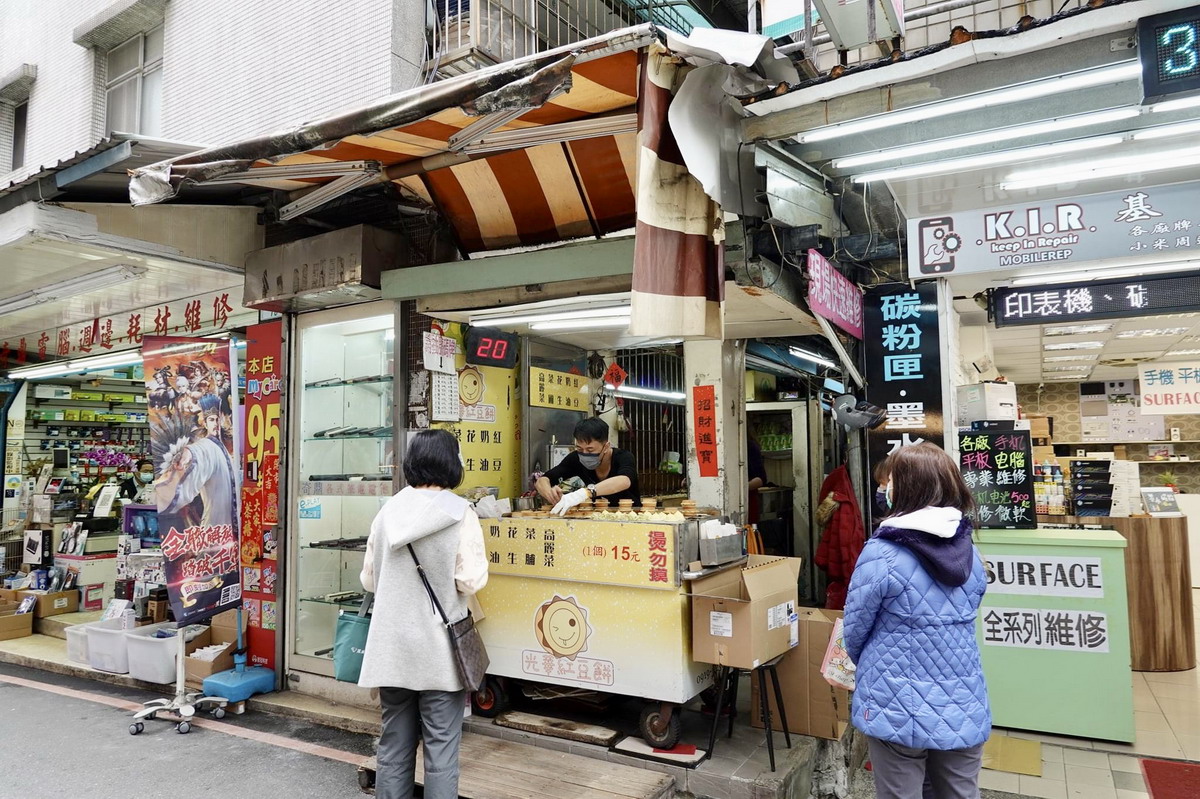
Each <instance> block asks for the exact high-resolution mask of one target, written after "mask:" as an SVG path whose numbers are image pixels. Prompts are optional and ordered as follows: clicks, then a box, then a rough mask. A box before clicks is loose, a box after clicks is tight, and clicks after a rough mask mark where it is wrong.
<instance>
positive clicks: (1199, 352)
mask: <svg viewBox="0 0 1200 799" xmlns="http://www.w3.org/2000/svg"><path fill="white" fill-rule="evenodd" d="M1175 355H1200V350H1175V351H1174V352H1168V353H1166V354H1164V355H1163V357H1164V358H1170V357H1173V356H1175Z"/></svg>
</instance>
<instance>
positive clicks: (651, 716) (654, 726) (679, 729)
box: [638, 702, 683, 749]
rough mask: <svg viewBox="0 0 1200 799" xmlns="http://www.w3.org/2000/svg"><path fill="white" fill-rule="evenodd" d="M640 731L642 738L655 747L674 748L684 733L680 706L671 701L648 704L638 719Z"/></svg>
mask: <svg viewBox="0 0 1200 799" xmlns="http://www.w3.org/2000/svg"><path fill="white" fill-rule="evenodd" d="M638 732H640V733H641V735H642V740H644V741H645V742H646V743H647V744H649V745H650V746H652V747H654V748H655V749H674V748H675V745H676V744H678V743H679V738H680V736H681V735H682V734H683V725H682V724H681V723H680V721H679V706H678V705H672V704H670V703H669V702H663V703H661V704H660V703H657V702H655V703H651V704H648V705H646V706H645V707H644V708H642V715H641V717H640V718H639V719H638Z"/></svg>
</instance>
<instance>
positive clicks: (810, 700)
mask: <svg viewBox="0 0 1200 799" xmlns="http://www.w3.org/2000/svg"><path fill="white" fill-rule="evenodd" d="M799 615H800V621H799V625H800V630H799V632H800V643H799V644H798V645H797V646H796V647H795V648H794V649H792V651H791V652H788V653H787V654H786V655H784V656H783V660H781V661H779V665H778V666H777V667H776V672H777V673H778V674H779V689H780V693H782V694H783V707H784V709H785V710H786V711H787V720H788V729H789V730H790V731H791V732H794V733H797V734H799V735H811V736H813V737H814V738H830V739H833V740H837V739H839V738H841V737H842V734H843V733H845V732H846V727H847V726H848V725H849V723H850V692H849V691H847V690H845V689H844V688H835V687H834V686H832V685H830V684H829V683H828V682H826V681H825V678H824V677H822V676H821V662H822V661H823V660H824V659H825V648H826V647H827V646H828V645H829V636H830V635H832V634H833V622H834V620H835V619H837V618H838V617H839V616H841V615H842V614H841V611H836V610H822V609H820V608H801V610H800V614H799ZM759 690H760V686H759V684H758V675H757V674H755V675H753V677H752V679H751V681H750V723H751V724H752V725H753V726H755V727H758V728H759V729H762V727H763V720H762V716H761V714H760V713H759V710H758V708H759V704H758V703H759V694H758V692H759ZM767 690H768V692H769V697H768V698H769V699H770V708H771V726H772V727H773V728H774V729H776V730H780V731H782V730H783V721H782V720H781V719H780V718H779V706H778V704H777V703H776V702H775V693H774V690H773V688H772V686H771V685H770V684H768V685H767Z"/></svg>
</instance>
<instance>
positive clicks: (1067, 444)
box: [1050, 438, 1200, 447]
mask: <svg viewBox="0 0 1200 799" xmlns="http://www.w3.org/2000/svg"><path fill="white" fill-rule="evenodd" d="M1050 444H1051V446H1055V447H1082V446H1084V445H1085V444H1101V445H1105V446H1108V445H1114V444H1125V445H1129V444H1133V445H1134V446H1143V445H1146V444H1200V438H1184V439H1181V440H1179V441H1171V440H1170V439H1163V440H1162V441H1100V440H1099V439H1092V440H1090V441H1051V442H1050Z"/></svg>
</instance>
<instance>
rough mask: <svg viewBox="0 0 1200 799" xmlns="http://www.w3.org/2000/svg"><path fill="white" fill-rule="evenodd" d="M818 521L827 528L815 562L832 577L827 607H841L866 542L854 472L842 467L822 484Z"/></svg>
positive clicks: (837, 608)
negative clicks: (856, 496) (852, 478)
mask: <svg viewBox="0 0 1200 799" xmlns="http://www.w3.org/2000/svg"><path fill="white" fill-rule="evenodd" d="M819 496H820V505H819V507H818V508H817V523H818V524H819V525H821V527H822V528H823V532H822V533H821V543H820V544H819V545H818V546H817V556H816V558H815V562H816V564H817V565H818V566H820V567H821V569H822V570H824V572H825V573H826V574H827V575H828V576H829V586H828V588H827V589H826V592H825V607H826V608H829V609H830V610H841V609H842V608H844V607H845V605H846V589H847V588H848V587H849V585H850V575H851V573H853V571H854V564H855V563H857V562H858V555H859V553H860V552H862V549H863V545H864V544H865V543H866V528H865V527H864V526H863V516H862V511H861V510H860V509H859V507H858V500H857V499H856V498H855V494H854V485H853V484H852V483H851V482H850V472H849V471H847V469H846V467H845V466H839V467H837V468H836V469H834V470H833V471H832V472H830V474H829V476H828V477H826V478H825V482H824V483H822V484H821V493H820V495H819Z"/></svg>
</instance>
